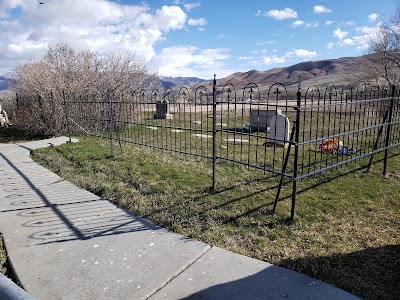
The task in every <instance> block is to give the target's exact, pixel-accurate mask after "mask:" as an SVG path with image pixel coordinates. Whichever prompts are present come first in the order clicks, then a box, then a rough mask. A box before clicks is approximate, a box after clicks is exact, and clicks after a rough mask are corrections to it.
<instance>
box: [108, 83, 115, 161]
mask: <svg viewBox="0 0 400 300" xmlns="http://www.w3.org/2000/svg"><path fill="white" fill-rule="evenodd" d="M107 102H108V122H109V130H110V132H109V138H110V151H111V156H114V146H113V125H114V124H113V117H112V104H111V97H110V92H109V91H107Z"/></svg>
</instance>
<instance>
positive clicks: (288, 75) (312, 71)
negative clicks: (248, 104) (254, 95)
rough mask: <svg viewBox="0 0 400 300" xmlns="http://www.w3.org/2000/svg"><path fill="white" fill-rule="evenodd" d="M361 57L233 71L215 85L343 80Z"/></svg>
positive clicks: (171, 83)
mask: <svg viewBox="0 0 400 300" xmlns="http://www.w3.org/2000/svg"><path fill="white" fill-rule="evenodd" d="M363 59H364V58H363V57H343V58H339V59H329V60H320V61H306V62H301V63H298V64H295V65H292V66H290V67H285V68H274V69H271V70H266V71H260V70H250V71H247V72H236V73H233V74H231V75H229V76H227V77H225V78H221V79H218V80H217V86H219V87H222V86H224V85H225V84H229V83H230V84H233V85H234V86H235V87H244V86H246V85H247V84H249V83H256V84H257V85H258V86H271V85H273V84H274V83H282V84H284V85H285V86H291V85H293V86H294V85H297V84H298V82H299V80H301V82H302V84H303V85H305V86H310V85H313V84H315V85H328V84H345V83H346V79H347V77H349V76H350V74H355V73H359V72H360V71H362V70H361V65H362V61H363ZM211 82H212V81H211V80H203V79H200V78H196V77H178V78H171V77H163V78H162V80H161V83H162V85H163V86H164V87H165V88H173V87H179V86H183V85H188V86H191V85H198V84H203V85H208V84H210V83H211Z"/></svg>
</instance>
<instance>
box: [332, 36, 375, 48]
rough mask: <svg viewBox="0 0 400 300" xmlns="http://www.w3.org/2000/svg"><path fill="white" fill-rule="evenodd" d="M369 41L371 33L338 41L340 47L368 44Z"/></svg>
mask: <svg viewBox="0 0 400 300" xmlns="http://www.w3.org/2000/svg"><path fill="white" fill-rule="evenodd" d="M368 42H369V35H368V34H366V35H363V36H353V37H352V38H348V39H344V40H341V41H340V42H338V43H337V44H338V45H339V46H340V47H344V46H360V45H365V44H368Z"/></svg>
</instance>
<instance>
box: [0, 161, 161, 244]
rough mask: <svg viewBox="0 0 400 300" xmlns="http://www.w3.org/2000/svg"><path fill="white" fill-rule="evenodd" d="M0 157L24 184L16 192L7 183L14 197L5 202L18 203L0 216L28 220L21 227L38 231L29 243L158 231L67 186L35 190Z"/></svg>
mask: <svg viewBox="0 0 400 300" xmlns="http://www.w3.org/2000/svg"><path fill="white" fill-rule="evenodd" d="M0 157H1V158H2V159H3V160H4V161H6V162H7V164H8V165H9V166H10V167H11V168H12V169H13V170H14V171H15V172H16V173H17V174H18V176H20V178H21V179H22V180H23V182H25V183H26V184H27V188H26V189H24V188H16V185H15V183H16V182H15V181H14V182H10V183H9V184H11V186H12V187H13V188H11V190H13V191H14V190H15V193H14V194H10V195H8V196H6V198H7V199H9V200H12V199H13V198H15V199H19V200H17V201H14V202H11V205H12V206H15V207H16V208H15V209H8V210H2V211H1V212H2V213H6V212H11V211H19V212H18V214H17V215H18V216H19V217H26V218H27V217H29V218H30V220H29V221H28V222H25V223H24V224H23V226H24V227H29V228H37V229H42V230H39V231H37V232H35V233H33V234H31V235H30V238H31V239H34V240H39V241H41V243H40V244H47V243H54V242H64V241H70V240H88V239H92V238H95V237H98V236H108V235H117V234H123V233H128V232H137V231H145V230H151V231H155V230H159V229H161V227H158V226H156V225H154V224H152V223H150V222H148V221H146V220H145V219H142V218H140V217H138V216H135V215H134V214H132V213H130V212H128V211H125V210H123V209H121V208H119V207H117V206H115V205H113V204H111V203H110V202H109V201H107V200H105V199H102V198H100V197H97V196H95V195H93V194H91V193H88V192H87V191H83V190H81V189H79V188H77V187H75V186H74V185H72V184H70V183H69V182H66V181H60V182H56V183H49V184H48V185H45V186H41V187H37V186H36V185H35V184H34V183H33V182H32V180H30V179H29V178H28V176H27V175H25V174H24V172H23V171H22V170H21V169H20V168H18V166H17V165H15V164H13V163H12V162H11V161H10V160H9V159H8V158H7V157H6V156H5V155H3V154H2V153H0ZM6 184H7V183H6ZM11 190H9V192H10V191H11ZM32 218H33V220H32Z"/></svg>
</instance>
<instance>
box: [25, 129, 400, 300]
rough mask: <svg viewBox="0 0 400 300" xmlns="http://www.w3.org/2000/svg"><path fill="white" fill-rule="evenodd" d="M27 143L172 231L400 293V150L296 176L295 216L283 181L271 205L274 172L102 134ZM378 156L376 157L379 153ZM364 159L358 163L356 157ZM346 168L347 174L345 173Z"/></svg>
mask: <svg viewBox="0 0 400 300" xmlns="http://www.w3.org/2000/svg"><path fill="white" fill-rule="evenodd" d="M80 140H81V141H80V142H79V143H77V144H67V145H63V146H60V147H55V148H46V149H40V150H35V151H34V152H33V154H32V157H33V158H34V160H36V161H37V162H39V163H40V164H42V165H44V166H45V167H47V168H49V169H51V170H52V171H54V172H55V173H57V174H59V175H60V176H61V177H63V178H64V179H67V180H70V181H71V182H73V183H75V184H77V185H78V186H81V187H82V188H84V189H87V190H89V191H92V192H94V193H95V194H97V195H99V196H104V197H106V198H108V199H109V200H110V201H112V202H114V203H116V204H117V205H120V206H122V207H124V208H126V209H128V210H130V211H132V212H134V213H136V214H138V215H140V216H142V217H145V218H147V219H149V220H151V221H152V222H154V223H156V224H158V225H160V226H163V227H166V228H168V229H170V230H173V231H175V232H177V233H180V234H183V235H186V236H189V237H192V238H195V239H198V240H202V241H204V242H206V243H209V244H211V245H215V246H219V247H222V248H225V249H228V250H231V251H234V252H237V253H240V254H244V255H247V256H251V257H254V258H257V259H260V260H264V261H268V262H270V263H274V264H277V265H280V266H284V267H287V268H290V269H293V270H296V271H300V272H302V273H305V274H308V275H310V276H313V277H315V278H318V279H320V280H323V281H325V282H328V283H330V284H333V285H335V286H338V287H340V288H342V289H344V290H347V291H349V292H351V293H354V294H356V295H359V296H361V297H365V298H367V299H399V298H400V235H399V228H400V202H399V200H398V195H399V192H400V156H395V155H394V153H392V155H394V156H393V157H392V158H391V159H390V161H389V165H388V171H389V173H388V176H386V177H385V178H384V177H383V176H382V175H381V172H382V164H381V163H379V162H378V163H376V164H375V165H373V167H372V169H371V170H370V172H369V173H365V172H363V171H360V170H358V171H355V172H352V171H351V169H357V168H360V167H362V162H360V163H359V164H356V163H352V164H351V165H350V166H348V167H349V168H351V169H346V168H341V169H337V170H333V171H331V172H329V173H324V174H323V175H320V176H319V177H315V178H312V179H309V180H305V181H303V182H301V183H300V184H299V188H300V191H299V193H298V196H297V206H296V216H295V222H294V223H291V222H289V220H288V217H289V215H290V199H289V198H290V192H291V189H290V186H289V185H288V184H287V185H285V186H284V188H283V191H282V194H281V195H282V197H281V198H282V200H281V201H280V203H279V204H278V211H277V213H276V214H271V209H272V204H273V201H274V199H275V195H276V185H277V183H278V178H276V177H272V176H270V175H267V176H265V175H263V174H262V173H261V172H260V173H259V172H257V171H255V170H252V169H248V168H246V167H244V166H237V165H232V164H229V163H226V162H220V163H219V164H218V166H217V168H218V173H217V174H218V189H217V191H215V192H213V191H211V190H210V186H211V174H212V169H211V162H210V161H208V160H204V159H194V158H191V157H186V158H185V157H184V156H180V155H178V154H170V153H165V152H161V151H156V150H150V149H148V148H144V147H139V146H134V145H132V146H127V145H124V146H123V147H124V151H123V152H122V153H120V152H119V151H117V150H115V156H114V157H110V155H109V147H108V143H107V141H104V140H103V141H101V140H98V139H95V138H88V137H80ZM377 159H379V158H378V157H377ZM364 163H365V162H364ZM346 173H347V174H346Z"/></svg>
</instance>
